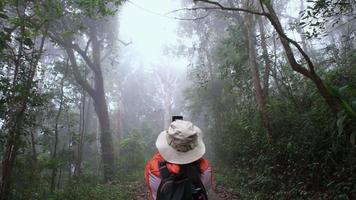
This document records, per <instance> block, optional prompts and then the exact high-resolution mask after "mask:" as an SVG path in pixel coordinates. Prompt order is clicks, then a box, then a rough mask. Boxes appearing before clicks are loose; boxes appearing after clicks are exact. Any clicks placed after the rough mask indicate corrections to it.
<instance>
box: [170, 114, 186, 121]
mask: <svg viewBox="0 0 356 200" xmlns="http://www.w3.org/2000/svg"><path fill="white" fill-rule="evenodd" d="M176 120H183V116H179V115H176V116H172V122H174V121H176Z"/></svg>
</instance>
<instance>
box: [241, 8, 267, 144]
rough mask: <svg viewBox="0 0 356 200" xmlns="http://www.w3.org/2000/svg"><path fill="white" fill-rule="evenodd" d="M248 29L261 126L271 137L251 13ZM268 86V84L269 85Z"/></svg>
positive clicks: (253, 80)
mask: <svg viewBox="0 0 356 200" xmlns="http://www.w3.org/2000/svg"><path fill="white" fill-rule="evenodd" d="M245 21H246V22H247V23H246V26H247V27H246V30H247V41H248V52H249V68H250V72H251V77H252V84H253V87H254V90H255V96H256V101H257V106H258V111H259V115H260V123H261V126H262V127H263V128H264V129H265V130H266V131H267V136H268V137H269V126H268V124H269V123H268V119H267V112H266V106H265V104H266V103H265V96H264V95H263V90H262V87H261V81H260V74H259V71H258V63H257V53H256V35H255V20H254V17H253V16H252V15H250V14H248V15H246V20H245ZM267 87H268V86H267Z"/></svg>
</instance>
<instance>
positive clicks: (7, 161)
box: [0, 36, 46, 200]
mask: <svg viewBox="0 0 356 200" xmlns="http://www.w3.org/2000/svg"><path fill="white" fill-rule="evenodd" d="M45 39H46V36H42V39H41V43H40V46H39V49H38V52H39V54H40V55H41V54H42V51H43V46H44V42H45ZM21 48H22V47H21ZM21 51H22V50H21ZM33 51H35V49H33ZM40 55H37V57H35V55H34V54H32V58H31V59H32V60H31V62H30V66H29V67H30V69H29V71H28V74H26V77H22V78H24V79H25V80H24V82H22V83H20V84H24V91H22V92H23V96H22V99H21V101H20V102H19V103H18V104H16V103H15V105H14V109H13V110H14V114H13V115H12V116H13V118H12V119H11V118H10V120H9V121H8V123H7V124H8V127H9V131H8V133H9V135H8V137H7V141H6V144H5V152H4V154H3V158H2V176H1V182H0V200H8V199H9V198H10V191H11V177H12V172H13V168H14V165H15V161H16V156H17V153H18V150H19V148H20V143H21V138H20V137H21V136H22V135H23V134H24V133H23V125H24V124H23V123H24V121H25V112H26V110H27V107H28V98H29V96H30V90H31V88H32V86H33V79H34V77H35V75H36V71H37V64H38V62H39V59H40V57H41V56H40ZM20 59H22V58H20ZM16 65H21V62H20V61H18V62H16ZM24 67H25V66H24ZM14 84H15V85H14V87H15V86H16V85H17V83H16V82H15V81H14Z"/></svg>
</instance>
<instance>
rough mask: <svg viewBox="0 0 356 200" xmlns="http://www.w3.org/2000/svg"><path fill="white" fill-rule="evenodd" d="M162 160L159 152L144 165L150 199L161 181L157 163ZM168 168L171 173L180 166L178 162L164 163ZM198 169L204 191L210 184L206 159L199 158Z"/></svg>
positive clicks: (153, 196) (154, 194)
mask: <svg viewBox="0 0 356 200" xmlns="http://www.w3.org/2000/svg"><path fill="white" fill-rule="evenodd" d="M162 161H164V159H163V157H162V156H161V154H160V153H159V152H157V153H155V155H154V156H153V157H152V158H151V160H149V161H148V162H147V164H146V167H145V184H146V187H147V190H148V192H149V195H150V199H151V200H155V199H156V193H157V189H158V186H159V184H160V183H161V178H160V177H161V176H160V172H159V168H158V163H159V162H162ZM166 166H167V168H168V170H169V171H170V172H171V173H174V174H177V173H179V170H180V166H179V165H178V164H173V163H168V162H167V164H166ZM200 170H201V181H202V183H203V184H204V187H205V189H206V191H208V190H209V188H210V187H211V185H212V172H211V167H210V164H209V162H208V160H206V159H204V158H201V159H200Z"/></svg>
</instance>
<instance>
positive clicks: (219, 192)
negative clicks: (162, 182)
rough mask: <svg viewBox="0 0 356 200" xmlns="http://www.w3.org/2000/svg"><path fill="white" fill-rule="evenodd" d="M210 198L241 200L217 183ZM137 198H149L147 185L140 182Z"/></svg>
mask: <svg viewBox="0 0 356 200" xmlns="http://www.w3.org/2000/svg"><path fill="white" fill-rule="evenodd" d="M208 198H209V200H240V199H241V198H240V197H239V195H237V194H234V193H232V192H231V190H230V189H228V188H226V187H223V186H220V185H217V186H215V187H214V188H213V189H211V190H210V191H209V194H208ZM135 200H149V198H148V194H147V192H146V187H145V185H143V184H142V183H138V186H137V191H136V198H135Z"/></svg>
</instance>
